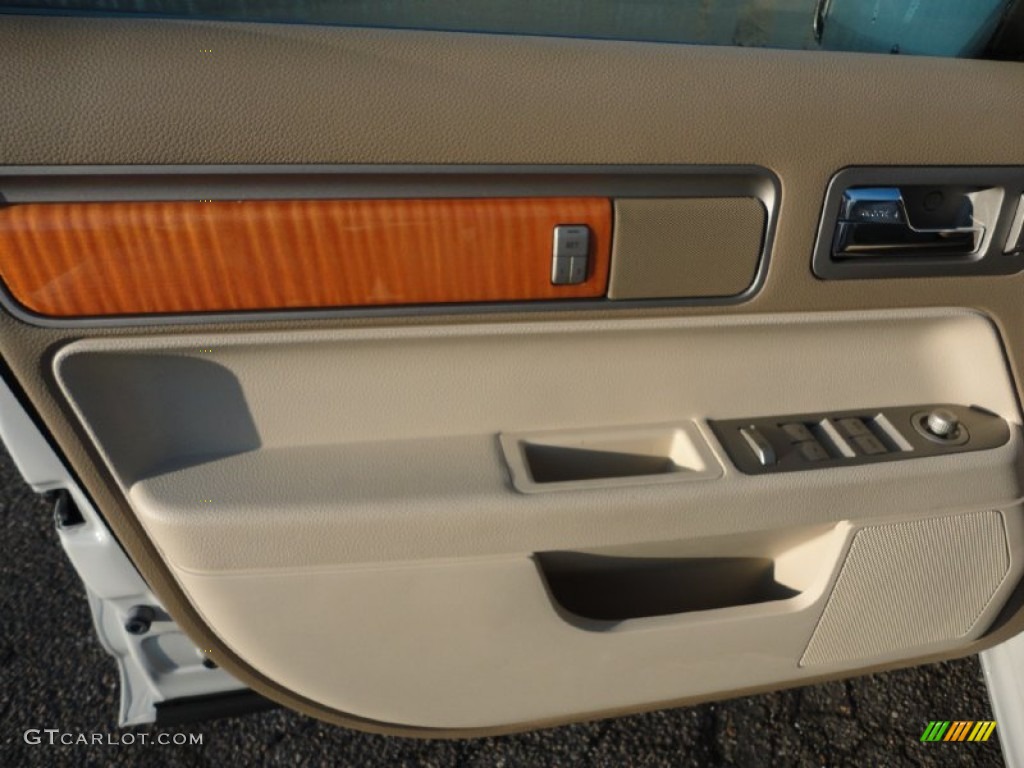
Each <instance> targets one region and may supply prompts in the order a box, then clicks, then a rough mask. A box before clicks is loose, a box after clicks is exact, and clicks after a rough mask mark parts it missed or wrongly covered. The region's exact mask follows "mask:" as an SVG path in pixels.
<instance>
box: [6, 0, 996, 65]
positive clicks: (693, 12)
mask: <svg viewBox="0 0 1024 768" xmlns="http://www.w3.org/2000/svg"><path fill="white" fill-rule="evenodd" d="M1013 5H1014V3H1013V1H1012V0H1009V1H1008V0H969V1H968V0H0V6H2V7H3V8H4V9H5V10H8V11H14V10H18V9H22V10H25V9H30V10H45V11H51V12H53V11H56V12H69V11H74V12H81V11H86V12H102V13H108V14H109V13H117V14H149V15H161V16H188V17H200V18H210V19H235V20H246V21H286V22H305V23H316V24H346V25H358V26H374V27H401V28H415V29H441V30H453V31H474V32H498V33H510V34H532V35H558V36H565V37H595V38H611V39H618V40H650V41H660V42H674V43H699V44H707V45H741V46H759V47H769V48H794V49H811V50H841V51H870V52H877V53H901V54H926V55H935V56H978V55H981V54H982V53H984V51H985V48H986V46H987V45H988V43H989V41H990V40H991V39H992V37H993V35H994V34H995V33H996V31H997V29H998V28H999V25H1000V23H1001V22H1002V21H1003V20H1004V16H1005V15H1006V14H1007V13H1008V12H1009V11H1010V8H1011V6H1013Z"/></svg>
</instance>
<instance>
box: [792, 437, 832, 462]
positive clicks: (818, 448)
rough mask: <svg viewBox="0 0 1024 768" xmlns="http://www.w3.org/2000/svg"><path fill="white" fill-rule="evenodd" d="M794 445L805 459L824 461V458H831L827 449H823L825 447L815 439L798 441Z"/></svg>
mask: <svg viewBox="0 0 1024 768" xmlns="http://www.w3.org/2000/svg"><path fill="white" fill-rule="evenodd" d="M796 447H797V449H798V450H799V451H800V455H801V456H803V457H804V460H805V461H825V459H829V458H831V457H830V456H829V455H828V451H826V450H825V447H824V446H823V445H822V444H821V443H819V442H817V441H816V440H811V441H809V442H806V443H799V444H797V446H796Z"/></svg>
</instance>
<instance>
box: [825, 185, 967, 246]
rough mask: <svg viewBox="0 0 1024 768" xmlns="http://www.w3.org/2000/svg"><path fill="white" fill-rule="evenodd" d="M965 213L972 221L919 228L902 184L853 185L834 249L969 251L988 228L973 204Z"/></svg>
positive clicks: (844, 204)
mask: <svg viewBox="0 0 1024 768" xmlns="http://www.w3.org/2000/svg"><path fill="white" fill-rule="evenodd" d="M965 202H966V203H967V204H968V208H969V201H967V200H966V198H965ZM962 218H963V219H966V220H969V221H970V222H971V223H970V224H965V225H960V226H951V227H945V228H931V229H924V228H918V227H915V226H914V225H913V224H912V223H911V221H910V217H909V216H908V215H907V206H906V202H905V201H904V199H903V193H902V192H901V191H900V188H899V187H855V188H851V189H848V190H846V191H845V192H844V193H843V200H842V204H841V206H840V210H839V220H838V222H837V224H836V231H835V238H834V240H833V243H832V253H833V256H835V257H839V258H868V257H889V258H893V257H899V256H915V255H921V256H965V255H970V254H972V253H974V252H975V251H976V250H977V249H978V247H979V246H980V245H981V242H982V240H983V238H984V235H985V228H984V227H982V226H980V225H978V224H977V223H976V222H975V220H974V218H973V216H972V215H971V211H970V210H969V209H968V210H966V211H964V213H963V216H962Z"/></svg>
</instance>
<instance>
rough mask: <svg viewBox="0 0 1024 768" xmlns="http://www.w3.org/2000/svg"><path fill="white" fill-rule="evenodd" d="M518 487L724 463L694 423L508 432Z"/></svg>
mask: <svg viewBox="0 0 1024 768" xmlns="http://www.w3.org/2000/svg"><path fill="white" fill-rule="evenodd" d="M500 439H501V445H502V448H503V450H504V453H505V460H506V463H507V464H508V467H509V470H510V472H511V474H512V482H513V485H514V486H515V487H516V489H517V490H519V491H522V492H524V493H535V492H539V491H545V490H557V489H578V488H585V487H608V486H614V485H638V484H645V483H663V482H676V481H681V480H694V479H701V478H710V477H718V476H720V475H721V472H722V470H721V466H720V465H719V464H718V463H717V461H716V460H715V458H714V456H713V455H712V454H711V452H710V449H709V448H708V444H707V442H706V441H705V440H704V438H703V436H701V434H700V432H699V431H698V430H697V428H696V425H694V424H692V423H682V424H672V425H657V426H649V427H626V428H612V429H595V430H572V431H565V432H537V433H529V434H503V435H501V437H500Z"/></svg>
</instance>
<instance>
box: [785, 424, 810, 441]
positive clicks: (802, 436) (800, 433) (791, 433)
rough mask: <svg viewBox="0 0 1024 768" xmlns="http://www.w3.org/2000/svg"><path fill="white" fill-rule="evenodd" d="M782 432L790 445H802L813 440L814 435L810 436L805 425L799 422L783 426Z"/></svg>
mask: <svg viewBox="0 0 1024 768" xmlns="http://www.w3.org/2000/svg"><path fill="white" fill-rule="evenodd" d="M782 431H783V432H785V433H786V437H788V438H789V440H790V442H792V443H802V442H804V441H805V440H813V439H814V435H812V434H811V430H809V429H808V428H807V425H806V424H803V423H801V422H799V421H794V422H792V423H791V424H783V425H782Z"/></svg>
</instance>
